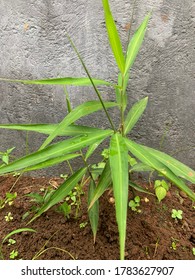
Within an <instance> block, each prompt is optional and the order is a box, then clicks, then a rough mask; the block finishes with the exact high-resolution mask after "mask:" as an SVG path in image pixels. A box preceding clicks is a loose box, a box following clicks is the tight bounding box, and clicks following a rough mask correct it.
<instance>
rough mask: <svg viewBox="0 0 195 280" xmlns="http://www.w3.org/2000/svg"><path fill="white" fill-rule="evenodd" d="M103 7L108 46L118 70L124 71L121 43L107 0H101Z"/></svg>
mask: <svg viewBox="0 0 195 280" xmlns="http://www.w3.org/2000/svg"><path fill="white" fill-rule="evenodd" d="M102 3H103V8H104V15H105V21H106V28H107V32H108V38H109V42H110V46H111V49H112V52H113V54H114V57H115V60H116V63H117V65H118V68H119V70H120V71H121V73H124V69H125V58H124V54H123V50H122V44H121V41H120V37H119V34H118V31H117V28H116V25H115V22H114V19H113V17H112V13H111V10H110V5H109V2H108V0H102Z"/></svg>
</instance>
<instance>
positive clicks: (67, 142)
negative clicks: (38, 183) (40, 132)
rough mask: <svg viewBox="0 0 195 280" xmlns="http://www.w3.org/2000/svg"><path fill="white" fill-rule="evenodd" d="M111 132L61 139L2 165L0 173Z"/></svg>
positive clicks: (85, 143) (70, 150)
mask: <svg viewBox="0 0 195 280" xmlns="http://www.w3.org/2000/svg"><path fill="white" fill-rule="evenodd" d="M111 134H112V131H111V132H110V131H107V130H105V131H102V132H101V133H100V132H98V133H94V134H90V135H87V134H86V135H84V136H83V135H82V136H80V137H75V138H71V139H67V140H64V141H61V142H59V143H56V144H53V145H50V146H48V147H46V148H45V149H42V150H40V151H37V152H34V153H32V154H30V155H27V156H25V157H22V158H20V159H18V160H16V161H14V162H11V163H10V164H8V165H6V166H3V167H1V168H0V175H3V174H6V173H9V172H15V171H17V170H20V169H24V168H28V167H30V166H34V165H36V164H40V163H41V162H44V161H46V160H49V159H51V158H55V157H58V156H62V155H65V154H69V153H72V152H76V151H79V150H81V149H83V148H85V147H87V146H89V145H91V144H93V143H94V142H97V141H98V140H100V139H105V138H107V137H108V136H110V135H111Z"/></svg>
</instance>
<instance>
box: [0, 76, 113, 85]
mask: <svg viewBox="0 0 195 280" xmlns="http://www.w3.org/2000/svg"><path fill="white" fill-rule="evenodd" d="M0 80H1V81H7V82H14V83H23V84H35V85H72V86H91V85H92V84H91V81H90V79H89V78H72V77H64V78H52V79H44V80H13V79H3V78H0ZM92 80H93V82H94V84H95V85H110V83H109V82H106V81H104V80H99V79H94V78H92Z"/></svg>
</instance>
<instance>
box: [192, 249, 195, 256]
mask: <svg viewBox="0 0 195 280" xmlns="http://www.w3.org/2000/svg"><path fill="white" fill-rule="evenodd" d="M192 254H193V255H194V256H195V248H192Z"/></svg>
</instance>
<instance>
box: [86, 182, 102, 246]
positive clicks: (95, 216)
mask: <svg viewBox="0 0 195 280" xmlns="http://www.w3.org/2000/svg"><path fill="white" fill-rule="evenodd" d="M95 190H96V186H95V183H94V181H93V180H91V183H90V186H89V192H88V205H90V204H91V199H92V197H93V196H94V193H95ZM88 216H89V220H90V224H91V229H92V232H93V240H94V243H95V240H96V235H97V229H98V221H99V201H98V200H96V201H95V203H94V204H93V206H92V207H91V208H90V209H89V211H88Z"/></svg>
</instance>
